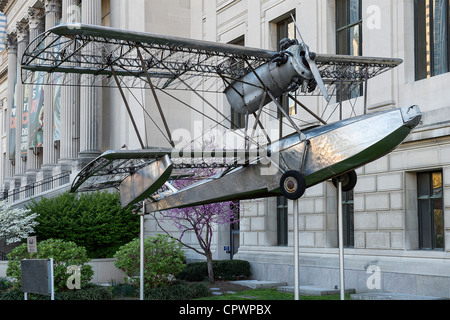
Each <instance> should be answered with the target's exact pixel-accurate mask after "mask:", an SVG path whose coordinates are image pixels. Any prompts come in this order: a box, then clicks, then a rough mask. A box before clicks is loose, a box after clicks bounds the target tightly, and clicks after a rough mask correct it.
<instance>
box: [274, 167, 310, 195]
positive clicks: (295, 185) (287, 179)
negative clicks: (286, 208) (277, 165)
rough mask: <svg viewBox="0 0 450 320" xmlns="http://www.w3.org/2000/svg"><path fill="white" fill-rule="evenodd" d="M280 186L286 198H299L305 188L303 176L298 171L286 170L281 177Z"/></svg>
mask: <svg viewBox="0 0 450 320" xmlns="http://www.w3.org/2000/svg"><path fill="white" fill-rule="evenodd" d="M280 188H281V193H282V194H283V195H284V196H285V197H286V198H288V199H290V200H297V199H300V198H301V197H302V196H303V194H304V193H305V190H306V182H305V177H304V176H303V175H302V174H301V173H300V172H298V171H288V172H286V173H285V174H283V176H282V177H281V180H280Z"/></svg>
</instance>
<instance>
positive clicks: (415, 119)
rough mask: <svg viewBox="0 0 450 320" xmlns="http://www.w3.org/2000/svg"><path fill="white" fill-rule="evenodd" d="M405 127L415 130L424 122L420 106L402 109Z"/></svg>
mask: <svg viewBox="0 0 450 320" xmlns="http://www.w3.org/2000/svg"><path fill="white" fill-rule="evenodd" d="M401 112H402V116H403V122H404V123H405V126H407V127H410V128H411V129H414V128H415V127H417V125H418V124H419V123H420V121H421V120H422V113H421V112H420V109H419V107H418V106H411V107H406V108H402V109H401Z"/></svg>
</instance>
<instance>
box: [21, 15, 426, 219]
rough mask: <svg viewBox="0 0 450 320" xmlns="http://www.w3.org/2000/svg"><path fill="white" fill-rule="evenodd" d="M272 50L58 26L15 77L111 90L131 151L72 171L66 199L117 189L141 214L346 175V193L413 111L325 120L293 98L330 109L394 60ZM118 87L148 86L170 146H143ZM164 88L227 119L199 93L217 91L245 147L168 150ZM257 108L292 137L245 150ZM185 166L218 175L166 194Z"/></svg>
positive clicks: (287, 190)
mask: <svg viewBox="0 0 450 320" xmlns="http://www.w3.org/2000/svg"><path fill="white" fill-rule="evenodd" d="M300 37H301V36H300ZM280 45H281V50H280V51H270V50H264V49H257V48H248V47H242V46H237V45H231V44H222V43H215V42H208V41H202V40H193V39H185V38H179V37H173V36H164V35H156V34H150V33H143V32H134V31H129V30H120V29H114V28H107V27H102V26H93V25H84V24H76V25H70V24H64V25H59V26H56V27H54V28H52V29H50V30H48V31H47V32H45V33H44V34H42V35H40V36H39V37H37V38H36V39H35V40H34V41H32V42H31V43H30V45H29V46H28V48H27V50H26V51H25V53H24V55H23V59H22V81H23V82H24V83H44V84H52V82H53V79H52V77H51V75H52V74H58V76H59V77H60V78H59V79H60V83H61V85H79V86H110V87H111V86H116V87H117V88H118V89H119V91H120V93H121V96H122V98H123V100H124V104H125V106H126V107H127V110H128V112H129V116H130V119H131V120H132V122H133V124H134V128H135V130H136V134H137V137H138V139H139V141H140V144H141V147H142V148H141V149H140V150H116V151H108V152H105V153H104V154H102V155H101V156H100V157H98V158H97V159H95V160H93V161H92V162H91V163H89V164H88V165H87V166H86V167H84V168H83V169H82V170H81V171H80V172H79V174H78V175H77V177H76V178H75V180H74V181H73V184H72V188H71V191H72V192H85V191H93V190H100V189H108V188H117V189H119V190H120V194H121V201H122V206H123V207H128V206H132V205H135V204H137V203H138V202H141V201H144V200H146V201H147V210H148V211H150V212H154V211H163V210H167V209H172V208H180V207H188V206H195V205H200V204H206V203H213V202H220V201H225V200H234V201H237V200H243V199H254V198H260V197H270V196H278V195H284V196H286V197H288V198H289V199H293V200H295V199H299V198H300V197H301V196H302V195H303V194H304V192H305V190H306V188H309V187H311V186H314V185H316V184H318V183H320V182H323V181H326V180H330V179H333V178H338V177H341V178H342V177H345V179H344V180H343V181H344V182H343V186H344V188H346V189H348V190H350V189H352V188H353V187H354V186H355V184H356V174H355V171H354V170H355V169H356V168H358V167H361V166H362V165H364V164H367V163H369V162H372V161H374V160H376V159H378V158H380V157H382V156H384V155H386V154H388V153H389V152H391V151H392V150H394V149H395V148H396V147H397V146H398V145H399V144H401V143H402V142H403V141H404V139H405V138H406V137H407V136H408V135H409V134H410V132H411V130H412V129H413V128H415V127H416V126H417V125H418V124H419V122H420V120H421V113H420V110H419V108H418V107H417V106H411V107H406V108H400V109H393V110H388V111H384V112H377V113H370V114H363V115H360V116H355V117H351V118H347V119H344V120H340V121H337V122H334V123H327V122H326V121H324V120H323V119H322V118H321V117H320V116H319V115H317V114H315V113H314V112H312V111H311V110H310V109H308V108H307V107H306V106H304V105H303V104H302V103H301V102H300V101H298V99H297V94H299V95H302V94H303V95H321V96H323V97H324V99H325V100H326V101H327V102H328V103H329V102H330V100H331V99H332V96H333V95H337V94H338V92H340V93H341V94H342V92H351V91H352V90H355V88H359V87H360V86H361V84H362V83H366V84H367V80H368V79H371V78H373V77H375V76H377V75H379V74H381V73H384V72H386V71H389V70H391V69H392V68H395V67H397V66H398V65H399V64H401V63H402V60H400V59H393V58H377V57H359V56H344V55H327V54H316V53H314V52H311V51H310V50H309V47H308V46H307V45H306V44H305V43H304V41H303V40H302V39H301V41H298V40H296V39H284V40H283V41H282V43H281V44H280ZM49 75H50V76H49ZM74 78H76V79H77V80H76V81H74V80H73V79H74ZM125 84H127V85H128V86H129V87H132V88H143V89H149V90H151V92H152V95H153V98H154V101H155V105H156V107H157V109H158V111H159V114H160V116H161V119H162V121H163V123H164V130H162V131H165V133H166V139H167V141H168V142H169V143H170V145H171V147H168V148H149V147H147V146H145V145H144V144H143V142H142V139H141V137H140V134H139V132H138V130H137V127H136V125H135V122H134V120H133V114H132V113H131V111H130V108H129V106H128V103H127V100H126V98H125V95H124V93H123V89H122V87H123V86H124V85H125ZM171 90H188V91H191V92H192V93H194V94H195V95H196V96H197V97H198V98H199V99H201V100H202V101H203V102H204V103H205V104H206V105H207V106H209V107H210V108H211V109H212V110H214V112H216V113H217V114H218V115H221V116H222V117H223V118H224V121H229V122H230V123H232V120H231V119H230V118H229V117H226V116H225V115H224V114H223V112H221V111H220V109H219V108H218V107H216V106H214V104H213V103H211V102H210V101H208V100H207V99H206V98H205V97H204V95H203V93H205V92H206V93H209V92H214V93H217V94H223V95H225V96H226V99H227V101H228V102H229V104H230V105H231V107H232V108H233V109H234V110H235V112H237V113H239V114H244V115H245V139H246V143H245V147H244V148H241V149H233V150H228V149H220V148H216V149H211V150H190V149H187V150H186V149H184V150H178V149H175V143H174V142H173V140H172V137H171V131H170V128H169V126H168V123H167V121H166V117H165V111H167V110H165V108H164V106H162V105H161V103H160V100H159V99H158V94H159V93H165V94H168V95H169V96H172V97H173V95H171V94H170V93H169V92H171ZM337 91H338V92H337ZM282 95H289V97H290V98H291V99H293V100H295V101H296V103H298V104H299V105H300V106H301V107H303V108H304V109H305V110H306V111H307V112H308V113H309V114H311V115H312V116H314V118H315V119H317V121H319V122H320V125H318V126H314V127H312V128H307V129H300V128H299V126H298V125H297V123H296V122H295V121H294V119H293V118H292V117H291V116H290V115H289V114H288V113H287V112H286V111H285V109H284V108H283V107H282V106H281V104H280V102H279V98H280V97H281V96H282ZM178 102H180V103H183V104H185V105H186V107H189V108H191V109H195V108H194V107H193V106H189V105H188V104H187V103H185V102H183V101H178ZM268 104H272V105H275V106H276V108H277V109H278V110H279V112H280V113H281V114H282V115H283V116H284V119H286V120H287V121H288V123H289V124H290V125H291V127H292V128H293V130H294V133H291V134H289V135H287V136H285V137H281V138H280V139H279V140H278V141H271V139H270V138H269V136H267V143H266V145H265V146H264V147H261V146H260V145H257V148H252V147H251V146H250V145H251V143H250V142H251V141H252V138H253V134H251V135H250V134H248V131H249V130H248V129H251V128H248V126H249V116H252V117H253V118H254V126H253V130H255V129H256V128H257V126H259V127H260V128H261V129H262V131H263V132H264V130H265V129H264V127H263V125H262V121H261V114H262V113H263V111H264V109H265V108H267V105H268ZM194 111H197V112H200V111H198V110H194ZM204 116H205V117H208V116H207V115H204ZM220 124H223V122H220ZM250 131H251V130H250ZM211 159H214V160H213V161H210V160H211ZM193 168H215V169H216V170H217V171H216V172H215V174H214V175H212V176H208V177H205V178H204V179H201V180H199V181H197V182H196V183H194V184H192V185H190V186H188V187H186V188H183V189H180V188H177V187H176V186H175V184H174V183H173V182H174V181H176V180H177V179H182V177H183V176H184V177H185V176H189V170H192V169H193Z"/></svg>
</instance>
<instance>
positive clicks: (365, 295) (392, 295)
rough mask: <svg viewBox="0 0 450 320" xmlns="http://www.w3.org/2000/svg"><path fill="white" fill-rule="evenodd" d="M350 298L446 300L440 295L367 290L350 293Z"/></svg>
mask: <svg viewBox="0 0 450 320" xmlns="http://www.w3.org/2000/svg"><path fill="white" fill-rule="evenodd" d="M350 297H351V299H352V300H448V299H447V298H441V297H430V296H421V295H413V294H403V293H389V292H369V293H357V294H352V295H351V296H350Z"/></svg>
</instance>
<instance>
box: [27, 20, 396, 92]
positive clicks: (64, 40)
mask: <svg viewBox="0 0 450 320" xmlns="http://www.w3.org/2000/svg"><path fill="white" fill-rule="evenodd" d="M275 53H276V52H275V51H270V50H264V49H256V48H248V47H243V46H237V45H231V44H223V43H216V42H209V41H203V40H194V39H186V38H180V37H173V36H165V35H157V34H151V33H144V32H135V31H129V30H121V29H114V28H108V27H102V26H94V25H84V24H73V25H71V24H66V25H59V26H56V27H54V28H52V29H50V30H48V31H47V32H46V33H44V34H42V35H40V36H39V37H38V38H36V39H35V40H34V41H32V42H31V43H30V44H29V46H28V48H27V49H26V51H25V53H24V55H23V58H22V81H23V82H24V83H30V84H33V83H39V84H41V83H47V84H52V83H53V81H54V79H53V77H51V76H48V75H47V74H48V73H50V74H51V73H58V75H59V76H60V77H62V79H61V83H62V84H63V85H81V86H105V85H106V86H114V85H116V83H115V82H114V79H113V77H112V76H113V75H114V73H115V74H116V75H117V76H118V78H120V79H121V81H122V80H123V79H122V78H123V77H127V78H130V79H131V80H128V79H127V85H128V86H129V87H133V88H137V87H138V88H139V87H141V88H145V87H148V86H149V83H148V78H147V75H146V72H147V73H148V75H149V77H150V79H151V81H152V84H153V86H154V87H155V88H158V89H189V90H197V91H206V92H222V91H223V89H224V86H225V85H227V84H229V83H231V82H232V81H239V80H240V79H241V78H242V77H243V76H244V75H245V74H247V73H249V72H252V69H256V68H258V67H259V66H261V65H263V64H265V63H267V62H270V61H271V59H272V57H273V55H274V54H275ZM141 58H142V59H141ZM401 62H402V60H400V59H391V58H372V57H355V56H340V55H317V59H316V63H317V66H318V67H319V70H320V74H321V76H322V78H323V80H324V83H325V85H326V87H327V91H328V93H329V95H333V94H335V93H336V92H335V91H336V88H337V87H339V88H342V87H344V86H345V88H346V90H348V88H351V87H356V86H358V85H359V84H360V83H361V82H363V81H364V80H366V79H370V78H372V77H374V76H377V75H379V74H380V73H382V72H385V71H387V70H389V69H391V68H394V67H396V66H398V65H399V64H400V63H401ZM113 72H114V73H113ZM70 74H76V75H78V76H77V77H76V80H74V76H69V75H70ZM82 74H84V75H88V76H83V77H81V75H82ZM318 93H319V92H318V90H316V91H315V92H313V93H312V94H318ZM299 94H302V93H299Z"/></svg>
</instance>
